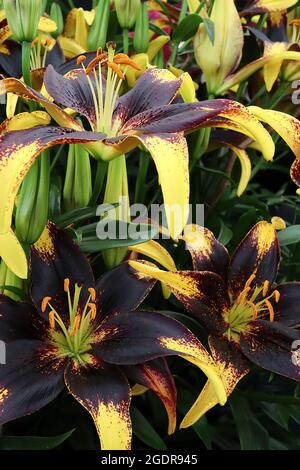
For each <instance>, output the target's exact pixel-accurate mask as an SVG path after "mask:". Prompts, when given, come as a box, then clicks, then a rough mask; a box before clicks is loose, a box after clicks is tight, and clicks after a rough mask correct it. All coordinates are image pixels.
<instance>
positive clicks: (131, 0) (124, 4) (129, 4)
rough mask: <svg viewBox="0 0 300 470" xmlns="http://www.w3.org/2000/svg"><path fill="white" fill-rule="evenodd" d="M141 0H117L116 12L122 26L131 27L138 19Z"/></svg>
mask: <svg viewBox="0 0 300 470" xmlns="http://www.w3.org/2000/svg"><path fill="white" fill-rule="evenodd" d="M140 4H141V0H115V7H116V13H117V17H118V21H119V24H120V26H121V28H124V29H131V28H132V27H133V26H134V24H135V21H136V17H137V14H138V11H139V6H140Z"/></svg>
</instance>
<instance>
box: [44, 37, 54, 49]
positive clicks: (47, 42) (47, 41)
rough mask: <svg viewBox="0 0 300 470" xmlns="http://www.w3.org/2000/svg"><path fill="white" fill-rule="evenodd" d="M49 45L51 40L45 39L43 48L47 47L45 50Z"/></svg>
mask: <svg viewBox="0 0 300 470" xmlns="http://www.w3.org/2000/svg"><path fill="white" fill-rule="evenodd" d="M51 44H52V42H51V39H50V38H47V39H46V41H45V42H44V47H47V48H48V47H50V46H51Z"/></svg>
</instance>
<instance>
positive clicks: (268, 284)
mask: <svg viewBox="0 0 300 470" xmlns="http://www.w3.org/2000/svg"><path fill="white" fill-rule="evenodd" d="M269 287H270V283H269V281H268V280H266V281H265V282H264V286H263V291H262V295H263V297H266V295H267V293H268V290H269Z"/></svg>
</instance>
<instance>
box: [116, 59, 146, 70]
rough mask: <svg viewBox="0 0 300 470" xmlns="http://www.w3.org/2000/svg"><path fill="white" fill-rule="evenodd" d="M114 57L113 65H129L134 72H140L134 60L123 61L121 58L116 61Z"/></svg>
mask: <svg viewBox="0 0 300 470" xmlns="http://www.w3.org/2000/svg"><path fill="white" fill-rule="evenodd" d="M116 57H117V56H116ZM116 57H115V58H114V63H115V64H124V65H129V66H130V67H132V68H133V69H135V70H141V67H140V66H139V65H138V64H137V63H136V62H135V61H134V60H132V59H129V58H128V57H127V58H124V59H123V58H120V59H117V58H116Z"/></svg>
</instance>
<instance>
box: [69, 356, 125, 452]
mask: <svg viewBox="0 0 300 470" xmlns="http://www.w3.org/2000/svg"><path fill="white" fill-rule="evenodd" d="M65 382H66V385H67V387H68V389H69V391H70V393H71V394H72V395H73V396H74V397H75V398H76V400H77V401H78V402H79V403H80V404H81V405H82V406H83V407H84V408H86V409H87V411H88V412H89V413H90V414H91V416H92V418H93V420H94V423H95V426H96V429H97V432H98V435H99V438H100V443H101V449H102V450H130V447H131V437H132V427H131V420H130V413H129V406H130V400H131V393H130V387H129V384H128V382H127V379H126V377H125V376H124V375H123V374H122V372H121V371H120V370H119V369H118V368H117V367H115V366H112V365H107V364H104V363H103V362H101V361H100V360H97V359H96V358H93V360H92V363H91V364H90V365H88V366H87V367H80V366H77V367H76V366H75V365H73V366H70V367H69V368H68V369H67V370H66V373H65Z"/></svg>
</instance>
